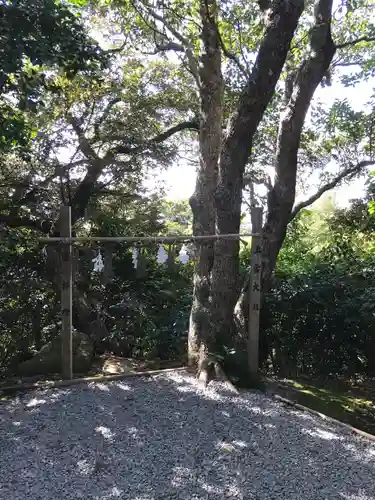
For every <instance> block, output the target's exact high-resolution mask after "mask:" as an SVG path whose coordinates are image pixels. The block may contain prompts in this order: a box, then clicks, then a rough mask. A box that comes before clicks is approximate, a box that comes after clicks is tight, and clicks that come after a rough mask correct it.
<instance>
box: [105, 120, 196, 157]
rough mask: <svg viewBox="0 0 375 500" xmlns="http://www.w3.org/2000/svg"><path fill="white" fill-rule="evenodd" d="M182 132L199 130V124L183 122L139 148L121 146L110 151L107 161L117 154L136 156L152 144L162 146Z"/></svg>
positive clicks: (191, 121)
mask: <svg viewBox="0 0 375 500" xmlns="http://www.w3.org/2000/svg"><path fill="white" fill-rule="evenodd" d="M182 130H196V131H198V130H199V124H198V122H197V121H196V120H190V121H187V122H182V123H179V124H178V125H175V126H174V127H171V128H169V129H168V130H166V131H165V132H162V133H161V134H158V135H156V136H155V137H153V138H152V139H150V140H149V141H145V142H144V143H142V144H139V145H138V146H134V147H129V146H123V145H121V144H120V145H119V146H117V147H116V148H114V149H112V150H111V151H109V152H108V153H107V154H106V156H105V157H104V160H105V161H109V159H110V158H113V157H114V156H115V155H116V154H136V153H139V152H140V151H142V150H143V149H145V148H146V147H147V146H151V145H152V144H160V143H161V142H163V141H165V140H166V139H169V137H171V136H172V135H174V134H176V133H177V132H181V131H182ZM116 139H117V140H119V139H120V138H116Z"/></svg>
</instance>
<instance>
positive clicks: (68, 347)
mask: <svg viewBox="0 0 375 500" xmlns="http://www.w3.org/2000/svg"><path fill="white" fill-rule="evenodd" d="M71 221H72V219H71V207H61V209H60V236H61V237H65V238H71V236H72V222H71ZM61 255H62V259H61V316H62V329H61V368H62V375H63V378H65V379H68V380H72V379H73V342H72V327H73V325H72V323H73V320H72V308H73V272H72V271H73V269H72V245H71V243H62V252H61Z"/></svg>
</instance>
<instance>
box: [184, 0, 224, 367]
mask: <svg viewBox="0 0 375 500" xmlns="http://www.w3.org/2000/svg"><path fill="white" fill-rule="evenodd" d="M216 9H217V5H216V1H215V0H201V2H200V16H201V20H202V40H203V51H202V55H201V65H200V72H199V76H200V97H201V119H200V131H199V148H200V157H199V160H200V165H199V171H198V176H197V184H196V188H195V192H194V194H193V196H192V197H191V199H190V205H191V208H192V211H193V217H194V218H193V232H194V235H212V234H214V233H215V210H214V192H215V189H216V183H217V163H218V158H219V153H220V148H221V134H222V94H223V78H222V74H221V52H220V40H219V35H218V30H217V26H216V16H217V13H216ZM213 260H214V242H213V241H202V242H199V243H197V264H196V268H195V274H194V296H193V305H192V309H191V317H190V328H189V342H188V344H189V363H190V364H196V363H197V361H198V360H199V363H200V364H201V365H202V364H203V363H205V360H207V359H208V356H209V353H210V352H212V351H214V350H215V346H214V338H213V337H212V335H211V328H210V310H209V306H210V285H211V279H210V278H211V269H212V265H213Z"/></svg>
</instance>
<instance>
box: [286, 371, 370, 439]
mask: <svg viewBox="0 0 375 500" xmlns="http://www.w3.org/2000/svg"><path fill="white" fill-rule="evenodd" d="M279 382H280V383H281V384H283V386H285V387H286V389H285V391H286V393H287V394H286V395H285V393H284V394H281V395H284V396H285V397H287V398H289V399H291V400H293V401H295V402H296V403H299V404H301V405H304V406H307V407H308V408H311V409H313V410H316V411H319V412H320V413H323V414H325V415H327V416H329V417H333V418H335V419H337V420H340V421H342V422H345V423H347V424H349V425H352V426H354V427H357V428H358V429H361V430H364V431H366V432H369V433H370V434H374V435H375V385H374V384H364V385H361V384H354V383H351V382H350V381H348V382H340V383H337V382H325V383H322V382H316V381H309V382H306V381H302V380H291V379H283V380H280V381H279ZM288 389H289V390H288Z"/></svg>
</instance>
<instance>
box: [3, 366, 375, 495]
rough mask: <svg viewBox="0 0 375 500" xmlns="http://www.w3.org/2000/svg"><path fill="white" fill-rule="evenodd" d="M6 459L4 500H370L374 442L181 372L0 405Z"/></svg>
mask: <svg viewBox="0 0 375 500" xmlns="http://www.w3.org/2000/svg"><path fill="white" fill-rule="evenodd" d="M0 450H1V453H0V499H3V498H4V499H5V498H11V499H14V500H21V499H22V500H24V499H25V500H26V499H32V500H42V499H49V500H60V499H61V500H65V499H79V498H82V499H85V500H89V499H98V500H99V499H100V500H105V499H114V498H120V499H129V500H130V499H131V500H166V499H172V498H173V499H181V500H196V499H212V500H219V499H220V500H222V499H236V500H238V499H244V500H252V499H257V500H263V499H264V500H266V499H267V500H272V499H285V500H297V499H298V500H305V499H309V500H310V499H317V500H318V499H319V500H320V499H323V500H324V499H326V500H336V499H337V500H339V499H341V500H373V499H375V445H374V443H370V442H367V441H365V440H362V439H360V438H358V437H356V436H354V435H352V434H350V433H348V432H347V431H345V430H344V429H342V428H341V427H336V426H334V425H332V424H331V423H328V422H325V421H323V420H321V419H319V418H318V417H313V416H311V415H310V414H307V413H303V412H299V411H295V410H291V409H289V408H286V407H284V406H283V405H281V404H280V403H279V402H275V401H274V400H272V399H270V398H267V397H266V396H264V395H263V394H261V393H258V392H245V393H242V394H241V395H240V396H233V395H231V394H230V393H229V392H226V391H225V388H224V387H223V386H222V385H220V384H213V386H212V388H209V389H208V390H207V391H205V392H204V393H203V392H201V391H199V390H198V389H197V386H196V382H195V380H194V378H192V377H190V376H188V375H186V374H182V373H181V372H180V373H177V372H175V373H172V374H168V375H162V376H157V377H154V378H152V379H127V380H123V381H121V382H112V383H106V384H102V383H90V384H88V385H85V386H84V385H81V386H76V387H72V388H69V389H62V390H45V391H38V392H30V393H27V394H25V395H23V396H22V397H19V398H16V399H14V400H12V401H10V402H7V403H2V404H1V406H0Z"/></svg>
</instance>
